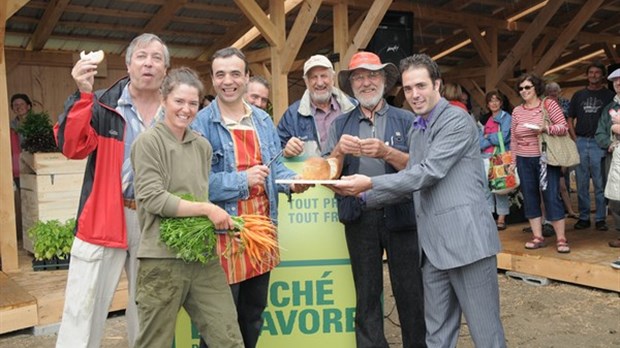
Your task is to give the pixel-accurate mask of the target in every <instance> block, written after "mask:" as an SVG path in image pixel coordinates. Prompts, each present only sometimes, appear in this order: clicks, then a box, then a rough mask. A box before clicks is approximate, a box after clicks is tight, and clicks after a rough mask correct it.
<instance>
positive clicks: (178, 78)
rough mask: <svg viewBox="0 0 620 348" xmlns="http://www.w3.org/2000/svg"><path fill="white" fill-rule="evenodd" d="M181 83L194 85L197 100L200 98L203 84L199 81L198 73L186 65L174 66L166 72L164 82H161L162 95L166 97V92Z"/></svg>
mask: <svg viewBox="0 0 620 348" xmlns="http://www.w3.org/2000/svg"><path fill="white" fill-rule="evenodd" d="M181 84H184V85H188V86H191V87H195V88H196V89H197V90H198V100H201V99H202V95H204V93H205V88H204V85H203V84H202V81H200V77H198V74H196V72H195V71H194V70H192V69H190V68H188V67H181V68H176V69H172V70H170V71H169V72H168V75H166V77H165V78H164V82H163V83H162V84H161V95H162V97H163V98H164V99H166V97H167V96H168V94H170V92H171V91H172V90H173V89H174V88H176V87H178V86H179V85H181Z"/></svg>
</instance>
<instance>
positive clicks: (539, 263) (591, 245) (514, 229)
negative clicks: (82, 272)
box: [0, 219, 620, 333]
mask: <svg viewBox="0 0 620 348" xmlns="http://www.w3.org/2000/svg"><path fill="white" fill-rule="evenodd" d="M566 223H567V237H568V240H569V242H570V245H571V249H572V251H571V253H570V254H559V253H557V252H556V250H555V237H550V238H548V242H549V245H548V246H547V247H546V248H542V249H538V250H526V249H525V248H524V247H523V245H524V244H525V242H527V241H528V240H529V239H530V238H531V234H530V233H523V232H522V228H523V227H526V226H528V225H527V223H523V224H515V225H509V226H508V229H506V230H505V231H501V232H499V233H500V239H501V241H502V247H503V250H502V252H501V253H500V254H499V255H498V258H497V261H498V262H497V263H498V268H499V269H503V270H511V271H516V272H520V273H526V274H531V275H537V276H542V277H546V278H549V279H553V280H559V281H564V282H570V283H574V284H580V285H585V286H589V287H594V288H599V289H606V290H612V291H616V292H620V271H618V270H615V269H613V268H611V267H610V266H609V263H610V262H611V261H614V260H615V259H617V258H618V257H619V256H620V249H619V248H610V247H609V246H608V245H607V242H609V241H610V240H613V239H616V238H618V237H619V236H620V232H617V231H615V230H614V231H608V232H599V231H595V230H594V229H593V228H592V229H588V230H580V231H575V230H573V229H572V225H573V224H574V223H575V220H570V219H567V220H566ZM608 223H610V226H612V225H611V221H608ZM31 261H32V258H31V256H30V254H28V253H27V252H26V251H25V250H20V270H19V272H15V273H8V274H7V276H8V277H6V276H4V274H3V273H1V272H0V275H1V276H0V285H1V287H0V289H2V296H1V297H0V298H1V300H0V318H1V319H2V321H0V322H1V323H2V325H1V326H0V333H4V332H10V331H13V330H17V329H20V328H24V327H32V326H38V325H46V324H53V323H57V322H59V321H60V318H61V316H62V308H63V305H64V293H65V286H66V278H67V271H65V270H62V271H39V272H34V271H33V270H32V265H31ZM33 299H34V300H33ZM33 301H36V306H35V304H34V303H33ZM126 303H127V280H126V278H125V275H124V273H123V277H122V278H121V281H120V283H119V286H118V288H117V290H116V294H115V296H114V300H113V303H112V305H111V308H110V311H117V310H123V309H125V306H126ZM15 308H21V310H20V311H17V312H16V311H15ZM11 311H12V312H11ZM14 314H18V315H17V317H15V316H14ZM11 315H13V316H11ZM8 320H10V321H11V322H12V323H16V324H17V323H19V324H17V326H20V327H15V328H11V327H10V326H5V325H6V324H5V322H6V321H8Z"/></svg>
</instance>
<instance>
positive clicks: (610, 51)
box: [604, 44, 620, 62]
mask: <svg viewBox="0 0 620 348" xmlns="http://www.w3.org/2000/svg"><path fill="white" fill-rule="evenodd" d="M604 49H605V54H607V57H609V60H611V61H612V62H620V55H618V46H616V47H614V45H611V44H605V47H604Z"/></svg>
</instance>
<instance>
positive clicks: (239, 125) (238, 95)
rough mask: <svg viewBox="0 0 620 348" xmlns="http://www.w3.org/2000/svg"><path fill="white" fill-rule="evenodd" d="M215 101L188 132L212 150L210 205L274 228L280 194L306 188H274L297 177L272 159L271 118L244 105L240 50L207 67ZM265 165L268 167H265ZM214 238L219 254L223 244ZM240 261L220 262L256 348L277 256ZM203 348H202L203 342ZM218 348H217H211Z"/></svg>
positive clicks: (244, 67)
mask: <svg viewBox="0 0 620 348" xmlns="http://www.w3.org/2000/svg"><path fill="white" fill-rule="evenodd" d="M211 70H212V80H213V87H214V89H215V91H216V92H217V97H216V98H215V100H214V101H213V102H212V103H211V104H210V105H209V106H207V107H206V108H204V109H202V110H201V111H200V112H199V113H198V115H197V116H196V119H195V120H194V122H193V124H192V128H193V129H194V130H196V131H198V132H199V133H201V134H202V135H203V136H204V137H205V138H207V139H208V140H209V142H210V143H211V146H212V147H213V159H212V161H211V162H212V163H211V166H212V167H211V175H210V176H209V200H210V201H211V202H213V203H214V204H217V205H219V206H221V207H223V208H224V209H225V210H226V211H227V212H228V213H229V214H230V215H241V214H259V215H266V216H269V217H270V218H271V220H272V221H273V222H274V223H276V222H277V217H278V192H287V193H288V192H290V191H293V192H301V191H303V190H305V189H306V188H307V186H299V185H297V186H296V185H291V186H283V185H276V183H275V180H276V179H291V178H293V177H296V173H295V172H293V171H292V170H290V169H288V168H286V167H285V166H284V164H282V162H280V161H277V160H276V161H274V162H273V163H270V162H271V160H272V159H274V158H275V157H276V156H277V155H278V154H279V153H280V150H281V147H280V139H279V138H278V134H277V133H276V129H275V126H274V124H273V122H272V121H271V117H270V116H269V115H268V114H267V113H266V112H264V111H263V110H261V109H259V108H257V107H255V106H251V105H249V104H248V103H247V102H245V101H244V100H243V96H244V94H245V91H246V86H247V83H248V80H249V70H248V63H247V61H246V59H245V56H244V55H243V53H241V51H239V50H238V49H236V48H232V47H228V48H224V49H221V50H219V51H217V52H216V53H215V54H214V55H213V58H212V64H211ZM266 164H269V166H267V165H266ZM225 238H230V237H229V236H228V235H221V236H218V239H219V240H218V252H221V249H220V248H221V247H222V240H225ZM248 260H249V259H247V257H245V256H243V257H242V259H241V261H235V260H230V259H227V258H225V257H223V256H222V257H220V262H221V263H222V266H223V268H224V272H225V273H226V275H227V277H228V282H229V284H230V287H231V291H232V293H233V298H234V300H235V304H236V305H237V315H238V320H239V326H240V329H241V334H242V335H243V341H244V344H245V347H246V348H248V347H255V346H256V342H257V341H258V336H259V333H260V329H261V327H262V323H263V321H262V317H261V315H262V313H263V310H264V309H265V306H266V305H267V289H268V286H269V274H270V271H271V269H273V267H275V266H276V265H277V264H278V262H279V255H269V257H268V259H265V260H262V261H263V262H261V264H260V265H259V266H256V267H252V265H251V264H250V263H249V262H248ZM201 346H202V347H206V345H205V344H204V341H202V342H201ZM214 348H217V347H214Z"/></svg>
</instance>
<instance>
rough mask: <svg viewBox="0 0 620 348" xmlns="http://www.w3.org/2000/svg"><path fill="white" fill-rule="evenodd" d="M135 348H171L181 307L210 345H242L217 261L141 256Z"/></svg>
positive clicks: (230, 296) (222, 272) (226, 284)
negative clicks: (137, 330) (186, 260)
mask: <svg viewBox="0 0 620 348" xmlns="http://www.w3.org/2000/svg"><path fill="white" fill-rule="evenodd" d="M137 285H138V287H137V291H136V303H137V305H138V317H139V318H140V334H139V335H138V339H137V340H136V348H153V347H162V348H165V347H170V346H171V345H172V340H173V338H174V331H175V326H176V318H177V314H178V312H179V309H180V308H181V307H183V308H185V310H186V311H187V313H188V314H189V317H190V318H191V320H192V322H193V323H194V324H195V325H196V326H197V327H198V330H200V332H201V333H202V334H203V335H204V337H205V339H206V341H207V343H208V344H209V346H210V347H218V348H228V347H230V348H233V347H234V348H243V339H242V338H241V331H240V330H239V324H238V323H237V312H236V310H235V303H234V302H233V298H232V294H231V292H230V288H229V287H228V283H227V282H226V275H225V274H224V270H222V267H221V266H220V263H219V260H213V261H211V262H209V263H207V264H205V265H203V264H201V263H198V262H191V263H186V262H185V261H183V260H178V259H146V258H144V259H140V267H139V269H138V281H137Z"/></svg>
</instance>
